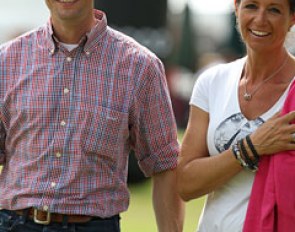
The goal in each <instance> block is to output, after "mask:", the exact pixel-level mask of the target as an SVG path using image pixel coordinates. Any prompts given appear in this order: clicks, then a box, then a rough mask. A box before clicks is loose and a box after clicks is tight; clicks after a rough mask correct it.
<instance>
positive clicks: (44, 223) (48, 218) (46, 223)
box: [34, 208, 51, 225]
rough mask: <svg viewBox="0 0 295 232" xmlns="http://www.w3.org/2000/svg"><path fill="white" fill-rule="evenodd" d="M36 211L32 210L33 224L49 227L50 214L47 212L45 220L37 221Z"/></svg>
mask: <svg viewBox="0 0 295 232" xmlns="http://www.w3.org/2000/svg"><path fill="white" fill-rule="evenodd" d="M38 211H39V210H38V209H36V208H34V222H35V223H37V224H40V225H49V223H50V220H51V217H50V216H51V214H50V212H49V211H47V216H46V220H44V221H43V220H39V219H38Z"/></svg>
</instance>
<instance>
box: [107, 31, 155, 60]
mask: <svg viewBox="0 0 295 232" xmlns="http://www.w3.org/2000/svg"><path fill="white" fill-rule="evenodd" d="M108 31H109V33H108V34H109V36H110V37H111V38H112V41H113V43H114V46H116V47H119V48H121V49H125V50H126V51H127V52H128V54H130V55H135V56H140V57H142V58H147V59H151V60H155V59H159V58H158V57H157V56H156V54H155V53H153V52H152V51H151V50H149V49H148V48H147V47H145V46H143V45H142V44H140V43H139V42H137V41H136V40H135V39H134V38H132V37H131V36H129V35H127V34H125V33H123V32H121V31H119V30H117V29H114V28H111V27H108Z"/></svg>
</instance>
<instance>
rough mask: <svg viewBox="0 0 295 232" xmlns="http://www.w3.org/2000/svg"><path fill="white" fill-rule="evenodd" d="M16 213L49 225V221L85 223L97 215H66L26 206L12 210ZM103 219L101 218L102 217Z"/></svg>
mask: <svg viewBox="0 0 295 232" xmlns="http://www.w3.org/2000/svg"><path fill="white" fill-rule="evenodd" d="M13 212H15V213H16V214H17V215H20V216H24V215H27V217H28V218H29V219H32V220H34V222H35V223H37V224H41V225H49V224H50V223H51V222H57V223H63V222H65V221H66V222H67V223H86V222H89V221H91V220H93V219H98V218H99V217H92V216H86V215H67V214H59V213H50V212H49V211H42V210H38V209H36V208H27V209H22V210H14V211H13ZM102 220H103V219H102Z"/></svg>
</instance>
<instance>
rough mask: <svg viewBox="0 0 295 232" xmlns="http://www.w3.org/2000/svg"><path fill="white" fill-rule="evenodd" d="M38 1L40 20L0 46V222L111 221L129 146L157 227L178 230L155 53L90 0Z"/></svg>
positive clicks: (23, 227) (64, 227) (24, 225)
mask: <svg viewBox="0 0 295 232" xmlns="http://www.w3.org/2000/svg"><path fill="white" fill-rule="evenodd" d="M46 4H47V6H48V8H49V10H50V15H51V17H50V20H49V22H48V23H47V24H46V25H45V26H43V27H40V28H38V29H37V30H34V31H32V32H29V33H27V34H25V35H23V36H21V37H19V38H16V39H15V40H13V41H11V42H8V43H6V44H4V45H2V47H1V48H0V117H1V128H0V129H1V130H0V135H1V137H0V138H1V140H0V141H1V146H0V148H1V153H0V162H1V164H2V165H3V170H2V174H1V176H0V207H1V208H2V210H1V211H0V222H1V223H0V231H22V232H28V231H45V230H46V231H76V232H87V231H99V232H112V231H120V224H119V214H120V213H121V212H123V211H125V210H126V209H127V207H128V202H129V193H128V189H127V184H126V182H127V180H126V179H127V166H128V154H129V152H130V149H134V150H135V153H136V156H137V159H138V161H139V165H140V166H141V168H142V170H143V171H144V173H145V174H146V175H147V176H152V177H153V202H154V209H155V214H156V219H157V224H158V228H159V231H161V232H173V231H175V232H176V231H182V226H183V203H182V201H181V200H180V198H179V197H178V195H177V194H176V191H175V189H174V185H175V179H176V177H175V172H174V168H175V167H176V165H177V155H178V151H179V147H178V143H177V133H176V125H175V121H174V118H173V113H172V108H171V103H170V100H169V94H168V90H167V86H166V81H165V75H164V70H163V67H162V64H161V62H160V61H159V60H158V58H156V57H155V56H154V55H153V54H152V53H151V52H149V51H148V50H147V49H145V48H143V47H142V46H140V45H139V44H137V43H136V42H135V41H134V40H132V39H131V38H129V37H127V36H125V35H123V34H121V33H119V32H117V31H115V30H113V29H111V28H109V27H108V26H107V22H106V16H105V15H104V13H103V12H101V11H98V10H94V7H93V6H94V2H93V0H46ZM43 228H45V229H44V230H43Z"/></svg>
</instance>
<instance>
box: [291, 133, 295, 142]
mask: <svg viewBox="0 0 295 232" xmlns="http://www.w3.org/2000/svg"><path fill="white" fill-rule="evenodd" d="M291 136H292V142H293V143H295V133H292V134H291Z"/></svg>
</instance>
